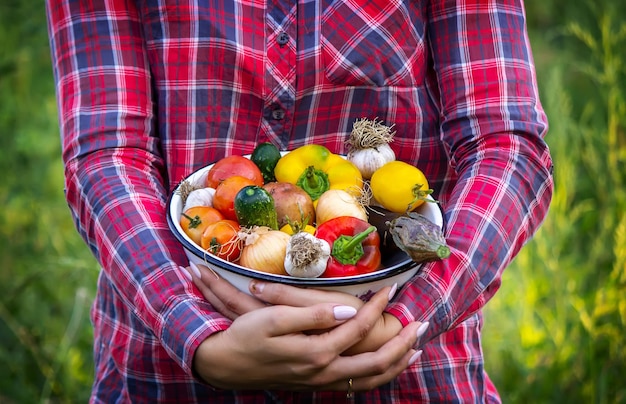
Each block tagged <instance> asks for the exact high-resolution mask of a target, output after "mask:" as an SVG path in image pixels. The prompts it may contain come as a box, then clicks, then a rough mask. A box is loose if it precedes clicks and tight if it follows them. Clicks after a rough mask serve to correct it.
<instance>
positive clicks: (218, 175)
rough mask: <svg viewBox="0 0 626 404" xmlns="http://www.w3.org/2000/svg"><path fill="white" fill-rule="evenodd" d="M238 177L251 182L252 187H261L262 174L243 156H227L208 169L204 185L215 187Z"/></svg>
mask: <svg viewBox="0 0 626 404" xmlns="http://www.w3.org/2000/svg"><path fill="white" fill-rule="evenodd" d="M235 175H239V176H242V177H245V178H248V179H250V180H252V182H253V184H254V185H258V186H260V187H261V186H263V174H262V173H261V170H260V169H259V167H257V165H256V164H254V162H252V160H250V159H248V158H246V157H243V156H228V157H224V158H223V159H220V160H218V161H217V163H215V164H214V165H213V167H211V168H210V169H209V172H208V173H207V179H206V185H207V186H208V187H210V188H217V186H218V185H219V184H220V183H221V182H222V181H224V180H225V179H227V178H229V177H232V176H235Z"/></svg>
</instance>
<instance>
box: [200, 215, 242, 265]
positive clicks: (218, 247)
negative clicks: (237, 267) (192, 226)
mask: <svg viewBox="0 0 626 404" xmlns="http://www.w3.org/2000/svg"><path fill="white" fill-rule="evenodd" d="M239 229H240V226H239V223H237V222H236V221H234V220H228V219H224V220H220V221H217V222H215V223H213V224H210V225H209V226H208V227H207V228H206V229H205V230H204V233H202V239H201V241H200V245H201V246H202V248H204V249H205V250H207V251H208V252H209V253H211V254H213V255H215V256H217V257H220V258H222V259H225V260H226V261H230V262H236V261H237V260H239V256H240V255H241V248H242V247H241V244H242V242H241V240H240V239H239V235H238V232H239Z"/></svg>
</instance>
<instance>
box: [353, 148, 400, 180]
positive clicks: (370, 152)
mask: <svg viewBox="0 0 626 404" xmlns="http://www.w3.org/2000/svg"><path fill="white" fill-rule="evenodd" d="M395 159H396V154H395V153H394V151H393V150H392V149H391V147H390V146H389V145H388V144H383V145H380V146H377V147H371V148H367V149H355V150H350V152H348V160H350V161H351V162H352V163H353V164H354V165H355V166H357V168H358V169H359V171H360V172H361V175H362V176H363V178H365V179H367V180H369V179H370V178H372V174H374V171H376V170H378V169H379V168H380V167H382V166H384V165H385V164H386V163H389V162H390V161H394V160H395Z"/></svg>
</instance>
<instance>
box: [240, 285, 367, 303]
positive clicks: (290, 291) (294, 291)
mask: <svg viewBox="0 0 626 404" xmlns="http://www.w3.org/2000/svg"><path fill="white" fill-rule="evenodd" d="M250 293H252V295H253V296H255V297H256V298H257V299H259V300H262V301H264V302H267V303H270V304H284V305H288V306H298V307H305V306H312V305H314V304H319V303H328V302H333V303H337V304H342V305H348V306H352V307H354V308H357V309H358V308H360V307H361V306H363V304H364V302H363V301H362V300H361V299H359V298H358V297H356V296H353V295H350V294H348V293H344V292H336V291H329V290H320V289H313V288H311V289H309V288H299V287H295V286H289V285H284V284H280V283H270V282H261V281H252V282H250Z"/></svg>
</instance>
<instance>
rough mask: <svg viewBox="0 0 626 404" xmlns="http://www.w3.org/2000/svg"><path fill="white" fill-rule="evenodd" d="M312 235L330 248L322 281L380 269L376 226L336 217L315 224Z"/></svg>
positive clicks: (350, 217)
mask: <svg viewBox="0 0 626 404" xmlns="http://www.w3.org/2000/svg"><path fill="white" fill-rule="evenodd" d="M315 236H316V237H317V238H320V239H323V240H326V241H327V242H328V244H330V246H331V254H330V258H329V260H328V264H327V266H326V271H324V273H323V274H322V275H321V277H322V278H337V277H342V276H353V275H362V274H366V273H370V272H373V271H375V270H377V269H378V267H379V266H380V236H379V235H378V232H377V231H376V227H374V226H372V225H371V224H369V223H368V222H366V221H365V220H361V219H359V218H356V217H352V216H340V217H336V218H334V219H331V220H329V221H327V222H324V223H322V224H321V225H319V226H318V228H317V230H316V231H315Z"/></svg>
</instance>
